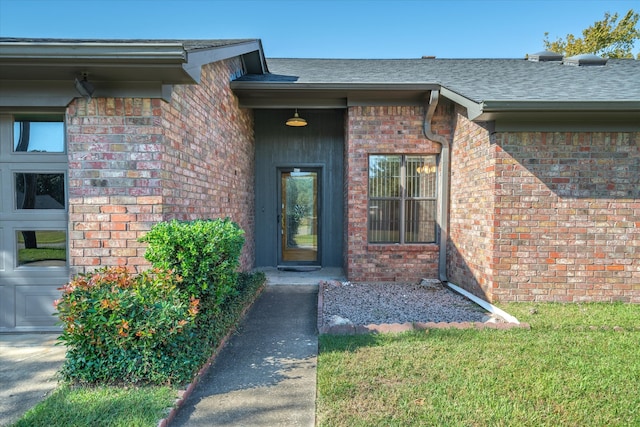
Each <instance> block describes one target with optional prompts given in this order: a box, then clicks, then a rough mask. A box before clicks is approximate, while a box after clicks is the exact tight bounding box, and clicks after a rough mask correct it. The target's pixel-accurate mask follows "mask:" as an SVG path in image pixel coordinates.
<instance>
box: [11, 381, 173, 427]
mask: <svg viewBox="0 0 640 427" xmlns="http://www.w3.org/2000/svg"><path fill="white" fill-rule="evenodd" d="M175 398H176V391H175V390H173V389H172V388H170V387H142V388H138V387H132V388H123V387H95V388H90V387H69V386H62V387H59V388H57V389H56V391H55V392H53V394H51V396H49V397H48V398H47V399H46V400H44V401H43V402H42V403H40V404H39V405H37V406H36V407H35V408H33V409H31V410H30V411H29V412H27V414H26V415H25V416H24V417H23V418H22V419H21V420H19V421H18V422H17V423H16V424H15V425H14V427H27V426H28V427H33V426H43V427H44V426H47V427H58V426H59V427H76V426H77V427H81V426H92V427H102V426H104V427H107V426H109V427H147V426H149V427H151V426H156V425H157V424H158V421H159V420H160V419H162V418H163V417H164V416H166V414H167V411H168V408H170V407H171V405H172V404H173V402H174V401H175Z"/></svg>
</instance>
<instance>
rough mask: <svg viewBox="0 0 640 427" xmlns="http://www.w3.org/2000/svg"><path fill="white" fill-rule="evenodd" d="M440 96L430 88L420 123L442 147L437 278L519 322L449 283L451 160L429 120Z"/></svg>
mask: <svg viewBox="0 0 640 427" xmlns="http://www.w3.org/2000/svg"><path fill="white" fill-rule="evenodd" d="M439 98H440V91H439V90H432V91H431V95H430V96H429V103H428V104H427V105H425V114H424V122H423V124H422V130H423V132H424V136H425V137H426V138H427V139H429V140H431V141H433V142H436V143H438V144H440V147H442V149H441V150H440V164H441V165H442V174H441V176H442V179H440V180H438V199H440V209H439V210H438V222H439V223H440V253H439V257H438V279H439V280H440V281H441V282H443V283H446V284H447V286H448V287H449V288H450V289H452V290H453V291H455V292H457V293H459V294H461V295H463V296H465V297H467V298H469V299H470V300H471V301H473V302H475V303H476V304H478V305H479V306H480V307H482V308H484V309H485V310H487V311H488V312H490V313H493V314H496V315H498V316H500V317H502V318H503V319H504V320H505V321H507V322H509V323H516V324H519V323H520V322H519V321H518V319H516V318H515V317H513V316H512V315H510V314H509V313H507V312H505V311H503V310H501V309H499V308H498V307H496V306H494V305H493V304H491V303H489V302H487V301H484V300H483V299H480V298H478V297H477V296H475V295H473V294H472V293H470V292H467V291H465V290H464V289H462V288H461V287H459V286H457V285H455V284H453V283H450V282H449V278H448V277H447V240H448V237H449V175H450V173H451V161H450V151H451V146H450V144H449V141H447V139H446V138H445V137H443V136H442V135H437V134H435V133H434V132H433V130H432V129H431V120H433V115H434V114H435V112H436V107H437V106H438V100H439Z"/></svg>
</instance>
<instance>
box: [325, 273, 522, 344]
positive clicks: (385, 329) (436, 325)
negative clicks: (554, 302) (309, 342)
mask: <svg viewBox="0 0 640 427" xmlns="http://www.w3.org/2000/svg"><path fill="white" fill-rule="evenodd" d="M326 285H327V282H325V281H322V282H320V283H319V285H318V333H319V334H327V335H361V334H390V333H400V332H407V331H425V330H429V329H499V330H506V329H513V328H520V329H527V330H529V329H531V326H530V325H529V324H528V323H513V322H503V323H482V322H407V323H382V324H380V325H375V324H370V325H353V324H351V325H349V324H347V325H334V326H323V324H324V319H323V317H322V309H323V304H324V301H323V297H322V295H323V294H324V288H325V286H326Z"/></svg>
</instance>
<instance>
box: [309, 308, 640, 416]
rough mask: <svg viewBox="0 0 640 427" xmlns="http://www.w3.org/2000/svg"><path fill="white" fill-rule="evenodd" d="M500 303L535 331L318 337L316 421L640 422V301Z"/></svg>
mask: <svg viewBox="0 0 640 427" xmlns="http://www.w3.org/2000/svg"><path fill="white" fill-rule="evenodd" d="M501 307H502V308H503V309H505V310H506V311H507V312H509V313H511V314H513V315H515V316H516V317H518V318H519V319H520V320H521V321H523V322H527V323H530V324H531V330H524V329H512V330H508V331H501V330H472V329H471V330H453V329H452V330H431V331H429V332H426V333H425V332H421V333H420V332H412V333H405V334H400V335H368V336H321V337H320V354H319V359H318V402H317V408H318V409H317V411H318V425H319V426H332V427H334V426H350V427H354V426H409V425H411V426H413V425H417V426H431V425H436V426H441V425H445V426H559V425H562V426H628V425H640V394H638V384H640V306H638V305H622V304H571V305H561V304H506V305H502V306H501ZM614 327H617V328H615V329H614Z"/></svg>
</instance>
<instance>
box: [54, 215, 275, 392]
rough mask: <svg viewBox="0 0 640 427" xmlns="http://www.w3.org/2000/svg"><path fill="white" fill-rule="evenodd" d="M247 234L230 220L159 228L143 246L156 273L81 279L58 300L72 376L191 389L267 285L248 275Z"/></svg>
mask: <svg viewBox="0 0 640 427" xmlns="http://www.w3.org/2000/svg"><path fill="white" fill-rule="evenodd" d="M243 234H244V232H243V231H242V230H241V229H240V228H239V227H238V226H237V225H236V224H235V223H233V222H231V221H230V220H228V219H224V220H207V221H202V220H199V221H191V222H179V221H171V222H168V223H159V224H157V225H156V226H154V227H153V228H152V230H151V231H150V232H149V233H148V234H147V235H146V236H145V237H144V238H142V239H141V240H142V241H145V242H148V243H149V248H148V249H147V254H146V255H145V256H146V258H147V259H148V260H150V261H151V262H152V263H153V265H154V268H153V269H152V270H149V271H146V272H143V273H142V274H139V275H135V274H133V273H131V272H129V271H127V270H126V269H125V268H123V267H108V268H102V269H99V270H97V271H95V272H93V273H89V274H81V275H78V276H76V277H75V278H74V279H73V280H72V281H71V282H70V283H68V284H67V285H65V286H64V287H63V288H62V297H61V299H60V300H58V301H57V302H56V310H57V313H56V314H57V315H58V317H59V319H60V323H61V324H62V326H63V333H62V335H61V336H60V337H59V338H58V340H59V341H60V342H61V343H62V344H65V345H66V346H67V357H66V360H65V363H64V365H63V368H62V371H61V373H62V376H63V378H64V379H66V380H67V381H70V382H74V383H88V384H98V383H99V384H184V383H186V382H188V381H190V380H191V379H192V378H193V375H194V374H195V372H197V370H198V369H199V368H200V367H201V366H202V364H203V363H204V362H205V361H206V360H207V359H208V358H209V357H210V355H211V353H212V351H213V349H214V348H215V347H216V346H217V344H218V343H219V342H220V340H221V339H222V338H223V337H224V336H225V335H226V334H227V333H228V331H229V330H231V329H232V328H233V327H234V326H236V324H237V322H238V321H239V319H240V316H241V314H242V310H243V309H244V307H246V306H247V305H248V304H249V303H250V302H251V301H252V300H253V298H255V296H256V295H257V293H258V292H259V290H260V289H261V288H262V285H263V284H264V282H265V276H264V274H263V273H256V274H247V273H238V271H237V269H238V266H239V256H240V251H241V249H242V245H243V243H244V236H243Z"/></svg>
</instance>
